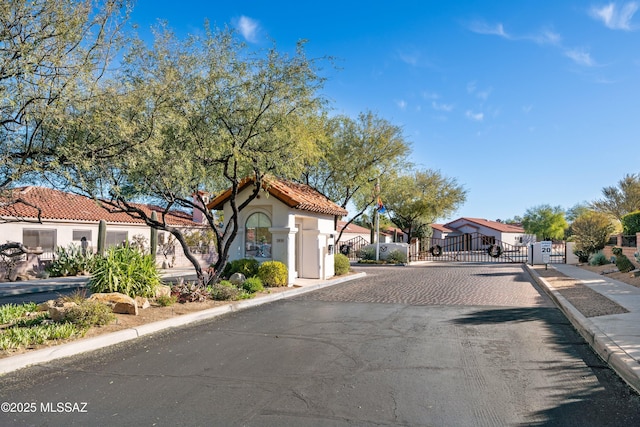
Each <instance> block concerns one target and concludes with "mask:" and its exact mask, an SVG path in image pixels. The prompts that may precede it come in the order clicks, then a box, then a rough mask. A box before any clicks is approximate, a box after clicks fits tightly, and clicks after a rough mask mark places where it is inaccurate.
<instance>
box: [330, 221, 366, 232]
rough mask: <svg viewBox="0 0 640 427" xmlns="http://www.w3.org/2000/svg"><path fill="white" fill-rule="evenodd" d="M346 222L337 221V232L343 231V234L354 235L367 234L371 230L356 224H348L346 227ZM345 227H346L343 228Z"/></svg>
mask: <svg viewBox="0 0 640 427" xmlns="http://www.w3.org/2000/svg"><path fill="white" fill-rule="evenodd" d="M346 224H347V221H338V230H337V231H343V232H344V233H355V234H369V233H371V230H369V229H368V228H365V227H361V226H359V225H357V224H353V223H351V224H349V225H346ZM345 226H346V227H345Z"/></svg>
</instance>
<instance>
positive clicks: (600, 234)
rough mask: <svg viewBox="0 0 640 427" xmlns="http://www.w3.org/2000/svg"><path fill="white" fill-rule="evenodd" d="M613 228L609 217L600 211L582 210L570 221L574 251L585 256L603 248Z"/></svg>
mask: <svg viewBox="0 0 640 427" xmlns="http://www.w3.org/2000/svg"><path fill="white" fill-rule="evenodd" d="M613 229H614V225H613V223H612V222H611V217H610V216H609V215H607V214H605V213H602V212H595V211H583V212H582V213H581V214H580V215H579V216H578V217H577V218H576V219H574V220H573V222H572V223H571V230H572V232H573V237H572V239H573V240H574V241H575V242H576V251H579V252H582V253H584V257H587V258H588V256H589V255H590V254H592V253H596V252H598V251H599V250H600V249H602V248H604V247H605V245H606V244H607V241H608V240H609V235H610V234H611V232H612V231H613Z"/></svg>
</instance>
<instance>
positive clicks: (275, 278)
mask: <svg viewBox="0 0 640 427" xmlns="http://www.w3.org/2000/svg"><path fill="white" fill-rule="evenodd" d="M258 277H259V278H260V279H261V280H262V283H263V284H264V285H265V286H272V287H275V286H287V282H288V279H289V274H288V272H287V266H286V265H284V264H283V263H281V262H280V261H266V262H263V263H262V264H261V265H260V268H259V269H258Z"/></svg>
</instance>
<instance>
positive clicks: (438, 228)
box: [429, 224, 453, 233]
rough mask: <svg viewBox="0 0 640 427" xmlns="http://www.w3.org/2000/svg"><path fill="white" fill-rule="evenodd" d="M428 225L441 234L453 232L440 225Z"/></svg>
mask: <svg viewBox="0 0 640 427" xmlns="http://www.w3.org/2000/svg"><path fill="white" fill-rule="evenodd" d="M429 225H430V226H431V228H433V229H434V230H438V231H441V232H443V233H450V232H452V231H453V230H451V229H448V228H447V227H445V226H444V225H442V224H429Z"/></svg>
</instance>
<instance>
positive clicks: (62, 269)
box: [46, 244, 94, 277]
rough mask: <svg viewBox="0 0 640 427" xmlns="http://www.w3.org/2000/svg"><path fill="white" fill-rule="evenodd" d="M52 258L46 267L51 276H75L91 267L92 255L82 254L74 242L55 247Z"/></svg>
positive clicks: (89, 269)
mask: <svg viewBox="0 0 640 427" xmlns="http://www.w3.org/2000/svg"><path fill="white" fill-rule="evenodd" d="M53 258H54V259H53V261H52V262H51V264H50V265H49V266H48V267H47V268H46V271H47V272H48V273H49V275H50V276H51V277H66V276H75V275H77V274H78V273H81V272H85V271H91V270H92V269H93V263H94V257H93V255H92V254H90V253H86V254H83V253H82V249H81V248H80V247H79V246H77V245H74V244H70V245H69V246H67V247H66V248H64V247H58V248H56V250H55V253H54V257H53Z"/></svg>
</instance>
